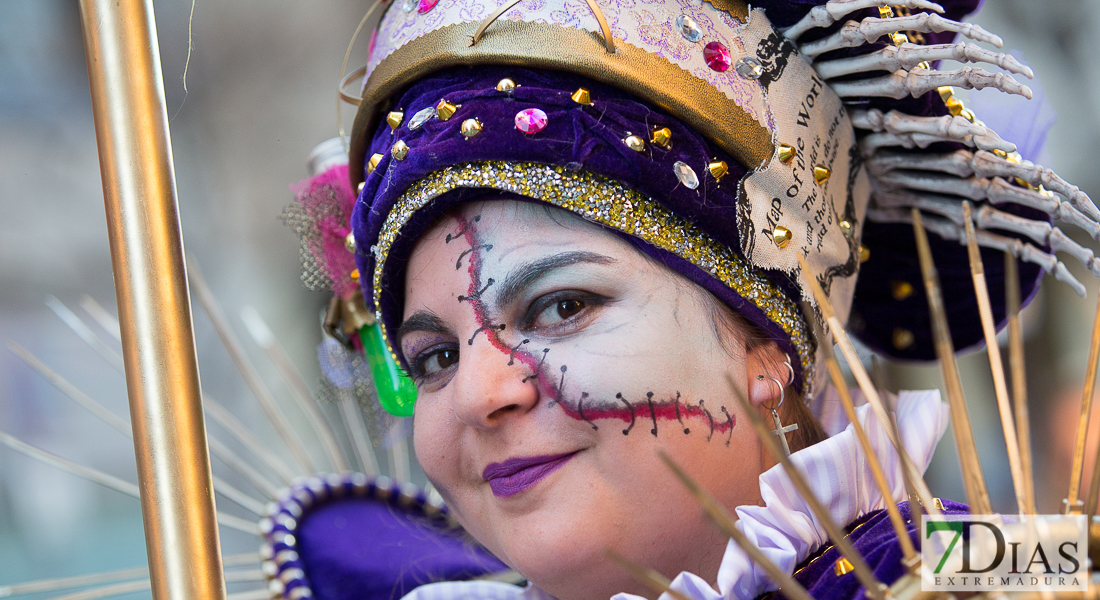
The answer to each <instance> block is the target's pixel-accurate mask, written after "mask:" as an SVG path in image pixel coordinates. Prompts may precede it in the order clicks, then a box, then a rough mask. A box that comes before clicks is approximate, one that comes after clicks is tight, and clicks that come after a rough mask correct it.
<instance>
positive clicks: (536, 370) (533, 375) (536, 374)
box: [509, 348, 565, 398]
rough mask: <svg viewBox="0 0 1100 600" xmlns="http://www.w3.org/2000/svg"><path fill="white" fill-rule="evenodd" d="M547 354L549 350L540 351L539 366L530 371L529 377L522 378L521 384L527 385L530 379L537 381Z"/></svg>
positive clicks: (563, 374)
mask: <svg viewBox="0 0 1100 600" xmlns="http://www.w3.org/2000/svg"><path fill="white" fill-rule="evenodd" d="M547 352H550V349H549V348H543V349H542V358H541V359H539V364H537V365H535V368H534V369H533V370H532V372H531V374H530V375H528V376H526V377H524V378H523V381H522V383H527V381H528V380H531V379H538V378H539V371H541V370H542V365H543V364H544V363H545V362H546V353H547ZM509 364H511V361H509ZM564 368H565V367H562V369H563V370H562V377H563V378H564V377H565V371H564ZM558 389H559V390H560V389H561V388H558ZM554 397H555V398H557V397H558V394H555V395H554Z"/></svg>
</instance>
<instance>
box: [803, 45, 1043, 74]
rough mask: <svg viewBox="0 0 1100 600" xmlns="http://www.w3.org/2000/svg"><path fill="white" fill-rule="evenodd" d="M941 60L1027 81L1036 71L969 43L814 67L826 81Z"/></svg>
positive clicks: (892, 50)
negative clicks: (988, 67)
mask: <svg viewBox="0 0 1100 600" xmlns="http://www.w3.org/2000/svg"><path fill="white" fill-rule="evenodd" d="M937 60H955V61H959V62H974V63H987V64H993V65H997V66H998V67H1000V68H1002V69H1004V70H1006V71H1009V72H1011V73H1018V74H1020V75H1023V76H1025V77H1027V78H1029V79H1030V78H1032V77H1034V73H1033V72H1032V70H1031V69H1030V68H1029V67H1027V66H1025V65H1023V64H1021V63H1020V62H1019V61H1017V60H1016V59H1015V58H1013V57H1012V56H1010V55H1008V54H1004V53H998V52H991V51H989V50H986V49H985V48H982V47H980V46H977V45H975V44H971V43H967V42H959V43H957V44H935V45H931V46H921V45H918V44H911V43H908V42H906V43H904V44H902V45H901V46H900V47H898V46H886V47H885V48H883V49H882V50H878V51H876V52H872V53H870V54H864V55H861V56H854V57H851V58H841V59H836V60H826V61H818V62H817V63H815V64H814V69H816V70H817V74H818V75H820V76H821V77H822V78H824V79H832V78H834V77H840V76H843V75H852V74H854V73H868V72H873V71H890V72H893V71H898V70H902V69H904V70H908V69H912V68H914V67H916V66H919V65H920V64H921V63H922V62H925V61H928V62H931V61H937Z"/></svg>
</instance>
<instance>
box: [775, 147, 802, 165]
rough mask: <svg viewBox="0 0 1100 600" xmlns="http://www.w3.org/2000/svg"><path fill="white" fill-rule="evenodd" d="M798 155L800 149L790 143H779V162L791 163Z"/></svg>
mask: <svg viewBox="0 0 1100 600" xmlns="http://www.w3.org/2000/svg"><path fill="white" fill-rule="evenodd" d="M796 156H798V150H795V148H794V146H792V145H790V144H779V162H781V163H783V164H785V165H789V164H791V161H793V160H794V157H796Z"/></svg>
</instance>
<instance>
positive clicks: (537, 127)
mask: <svg viewBox="0 0 1100 600" xmlns="http://www.w3.org/2000/svg"><path fill="white" fill-rule="evenodd" d="M547 121H548V120H547V118H546V113H544V112H542V111H541V110H539V109H537V108H525V109H523V110H521V111H519V112H518V113H516V129H519V130H520V131H522V132H523V133H527V134H533V133H538V132H540V131H542V130H543V129H546V123H547Z"/></svg>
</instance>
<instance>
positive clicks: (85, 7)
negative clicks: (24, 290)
mask: <svg viewBox="0 0 1100 600" xmlns="http://www.w3.org/2000/svg"><path fill="white" fill-rule="evenodd" d="M80 16H81V23H82V25H83V29H84V47H85V51H86V53H87V60H88V78H89V80H90V83H91V95H92V109H93V114H94V116H95V128H96V140H97V143H98V146H99V158H100V172H101V174H102V177H103V198H104V204H105V207H106V213H107V231H108V234H109V236H110V243H111V262H112V266H113V269H114V277H115V293H116V295H117V299H118V309H119V317H120V319H119V320H120V322H121V326H122V349H123V356H124V358H125V363H126V387H127V391H128V394H129V398H130V415H131V422H132V425H133V429H134V450H135V453H136V455H137V468H138V481H139V487H140V494H141V509H142V510H141V512H142V518H143V519H144V523H145V543H146V549H147V552H148V555H149V575H150V580H151V582H152V591H153V597H154V598H155V599H156V600H195V599H202V600H224V599H225V597H226V591H225V580H224V576H223V574H222V559H221V552H220V545H219V543H218V525H217V521H216V519H215V513H214V493H213V482H212V479H211V474H210V457H209V455H208V453H207V446H206V427H205V424H204V422H203V412H202V404H201V401H200V393H199V370H198V363H197V361H196V357H195V339H194V333H193V331H192V325H191V306H190V303H189V295H188V292H187V279H186V275H185V271H184V260H183V242H182V238H181V236H180V228H179V213H178V210H177V207H176V184H175V174H174V172H173V167H172V149H171V140H170V139H169V134H168V117H167V113H166V112H165V103H164V86H163V83H162V76H161V70H160V51H159V48H158V44H157V34H156V25H155V22H154V18H153V5H152V2H151V0H81V2H80Z"/></svg>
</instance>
